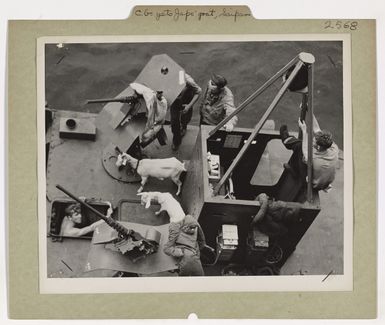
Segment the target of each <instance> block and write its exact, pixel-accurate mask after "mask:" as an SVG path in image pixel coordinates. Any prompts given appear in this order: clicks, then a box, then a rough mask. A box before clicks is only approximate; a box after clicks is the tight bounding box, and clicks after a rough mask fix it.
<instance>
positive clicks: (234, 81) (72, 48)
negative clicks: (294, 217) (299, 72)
mask: <svg viewBox="0 0 385 325" xmlns="http://www.w3.org/2000/svg"><path fill="white" fill-rule="evenodd" d="M299 52H310V53H312V54H313V55H314V56H315V59H316V62H315V64H314V76H315V78H314V112H315V115H316V117H317V118H318V120H319V123H320V125H321V128H325V129H328V130H330V131H331V132H332V133H333V134H334V138H335V141H336V143H337V144H338V146H339V147H340V148H341V149H342V148H343V94H342V43H341V42H338V41H333V42H329V41H317V42H308V41H307V42H230V43H229V42H210V43H204V42H199V43H198V42H197V43H135V44H134V43H130V44H127V43H125V44H124V43H120V44H118V43H109V44H102V43H99V44H95V43H93V44H65V45H64V47H63V48H58V47H57V46H56V45H55V44H52V45H47V46H46V100H47V102H48V104H49V106H50V107H52V108H55V109H59V110H72V111H86V112H93V113H97V112H99V111H100V110H101V108H102V105H101V104H100V105H99V104H96V105H85V100H86V99H92V98H106V97H115V96H116V95H117V94H119V93H120V92H121V91H122V90H124V89H125V88H126V87H127V86H128V84H129V83H130V82H132V81H134V80H135V78H136V77H137V75H138V74H139V73H140V71H141V69H142V68H143V67H144V66H145V65H146V63H147V62H148V61H149V60H150V58H151V57H152V56H153V55H155V54H162V53H165V54H168V55H169V56H170V57H171V58H172V59H174V60H175V61H176V62H177V63H178V64H179V65H181V66H182V67H183V68H184V69H185V70H186V71H187V72H188V73H189V74H190V75H191V76H192V77H193V78H194V79H195V81H196V82H197V83H198V84H199V85H201V87H202V88H205V86H206V84H207V82H208V80H209V78H210V75H211V73H213V72H215V73H218V74H222V75H224V76H225V77H226V78H227V80H228V86H229V88H230V89H231V90H232V91H233V93H234V96H235V103H236V104H240V103H241V102H242V101H243V100H244V99H246V98H247V97H248V96H249V95H250V94H251V93H252V92H253V91H254V90H256V89H257V88H258V87H259V86H261V85H262V84H263V83H264V82H265V81H266V80H267V79H268V78H270V77H271V76H272V75H273V74H274V73H275V72H277V71H278V70H279V69H280V68H281V67H282V66H284V65H285V64H286V63H287V62H288V61H289V60H291V59H292V58H293V57H294V56H295V55H297V54H298V53H299ZM279 86H280V82H277V83H276V84H274V85H272V87H270V89H268V90H267V91H266V92H265V93H264V94H262V95H261V96H260V97H258V98H257V99H256V100H255V101H254V102H253V103H252V104H250V105H249V106H248V107H247V108H246V109H245V110H244V111H243V112H242V113H240V114H239V122H238V126H243V127H253V126H254V125H255V124H256V123H257V121H258V120H259V118H260V117H261V116H262V114H263V113H264V112H265V110H266V108H267V107H268V106H269V104H270V103H271V101H272V99H273V97H274V95H275V94H276V93H277V91H278V89H279ZM300 101H301V95H300V94H296V93H290V92H288V93H287V94H285V96H284V98H283V99H282V100H281V102H280V103H279V105H278V106H277V107H276V109H275V111H274V112H273V113H272V115H271V118H272V119H274V120H275V122H276V128H278V127H279V125H280V124H282V123H285V124H287V125H288V126H289V130H297V129H298V126H297V120H298V117H299V108H298V106H299V104H300ZM198 107H199V101H198V103H197V104H196V105H195V111H194V116H193V120H192V124H197V123H198V120H199V112H198Z"/></svg>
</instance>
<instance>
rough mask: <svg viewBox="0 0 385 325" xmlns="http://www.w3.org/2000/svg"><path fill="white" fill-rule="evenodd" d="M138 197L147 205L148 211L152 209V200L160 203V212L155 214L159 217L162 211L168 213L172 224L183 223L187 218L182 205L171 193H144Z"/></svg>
mask: <svg viewBox="0 0 385 325" xmlns="http://www.w3.org/2000/svg"><path fill="white" fill-rule="evenodd" d="M138 195H140V197H141V203H142V205H145V208H146V209H148V208H149V207H150V205H151V200H154V201H155V202H156V203H159V204H160V210H159V211H156V212H155V214H156V215H158V214H159V213H161V212H162V211H166V212H167V213H168V215H169V216H170V222H179V221H182V220H183V219H184V218H185V216H186V215H185V213H184V211H183V209H182V207H181V205H180V203H179V202H178V201H177V200H176V199H175V198H174V197H173V196H172V195H171V194H170V193H162V192H143V193H139V194H138Z"/></svg>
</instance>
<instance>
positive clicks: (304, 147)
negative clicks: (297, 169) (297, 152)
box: [298, 119, 308, 163]
mask: <svg viewBox="0 0 385 325" xmlns="http://www.w3.org/2000/svg"><path fill="white" fill-rule="evenodd" d="M298 125H299V127H300V128H301V130H302V136H303V139H302V154H303V160H304V162H305V163H307V159H308V157H307V143H308V138H307V131H306V123H305V121H303V122H302V121H301V119H298Z"/></svg>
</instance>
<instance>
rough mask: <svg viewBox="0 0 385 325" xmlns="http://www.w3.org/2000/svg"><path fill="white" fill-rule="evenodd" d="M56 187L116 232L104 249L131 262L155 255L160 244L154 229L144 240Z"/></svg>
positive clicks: (139, 235)
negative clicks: (119, 254) (114, 252)
mask: <svg viewBox="0 0 385 325" xmlns="http://www.w3.org/2000/svg"><path fill="white" fill-rule="evenodd" d="M56 187H57V188H58V189H59V190H60V191H62V192H64V193H65V194H67V195H68V196H69V197H71V198H72V199H74V200H75V201H76V202H78V203H80V204H81V205H82V206H83V207H85V208H87V209H89V210H91V211H92V212H94V213H95V214H96V215H97V216H98V217H99V218H101V219H103V220H104V221H105V222H106V223H107V224H108V225H109V226H110V227H111V228H113V229H114V230H116V231H117V233H118V236H117V238H116V239H113V240H112V242H111V241H110V242H108V243H107V244H106V248H108V249H111V250H113V251H116V252H120V253H121V254H123V255H127V256H128V257H129V258H130V259H131V260H132V261H133V262H136V261H137V260H139V259H142V258H144V257H146V256H147V255H150V254H153V253H156V252H157V250H158V247H159V242H160V236H161V234H160V232H159V231H157V230H156V229H150V231H148V232H147V233H146V238H145V237H143V236H142V235H141V234H139V233H138V232H136V231H134V230H132V229H127V228H126V227H124V226H123V225H122V224H120V223H119V222H117V221H116V220H114V219H113V218H112V217H107V216H104V215H103V214H102V213H100V212H99V211H98V210H96V209H94V208H93V207H92V206H91V205H89V204H88V203H86V202H84V201H82V200H81V199H79V198H78V197H76V196H75V195H73V194H72V193H70V192H69V191H67V190H66V189H64V188H63V187H62V186H60V185H56Z"/></svg>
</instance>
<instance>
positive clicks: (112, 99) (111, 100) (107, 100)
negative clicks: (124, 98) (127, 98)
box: [87, 98, 121, 104]
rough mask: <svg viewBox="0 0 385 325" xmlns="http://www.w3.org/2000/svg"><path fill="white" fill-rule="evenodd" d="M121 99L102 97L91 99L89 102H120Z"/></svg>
mask: <svg viewBox="0 0 385 325" xmlns="http://www.w3.org/2000/svg"><path fill="white" fill-rule="evenodd" d="M119 102H121V99H116V98H102V99H89V100H87V104H96V103H119Z"/></svg>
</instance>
